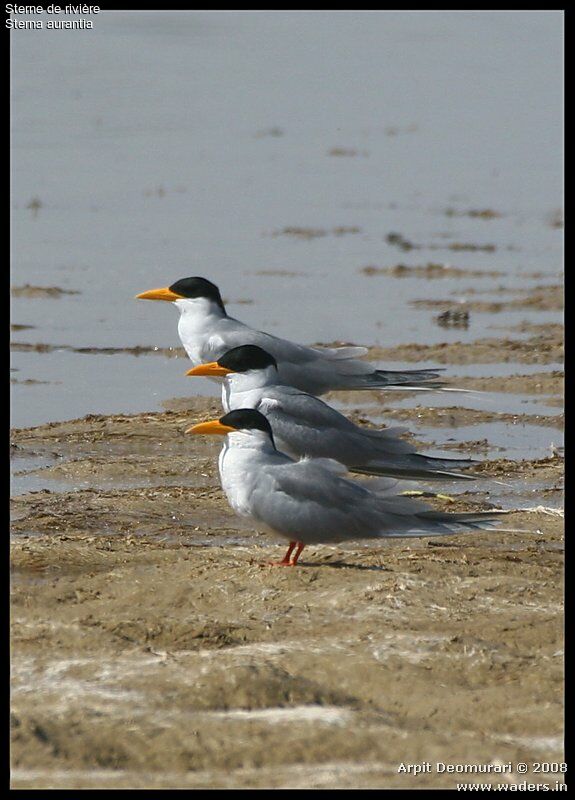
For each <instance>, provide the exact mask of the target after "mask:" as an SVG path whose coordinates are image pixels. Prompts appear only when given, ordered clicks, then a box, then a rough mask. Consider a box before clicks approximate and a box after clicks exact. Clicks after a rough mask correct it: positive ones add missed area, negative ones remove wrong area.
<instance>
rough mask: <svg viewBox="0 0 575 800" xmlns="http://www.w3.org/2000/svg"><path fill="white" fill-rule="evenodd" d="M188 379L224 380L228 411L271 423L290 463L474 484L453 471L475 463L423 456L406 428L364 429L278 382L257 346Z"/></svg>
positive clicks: (471, 477)
mask: <svg viewBox="0 0 575 800" xmlns="http://www.w3.org/2000/svg"><path fill="white" fill-rule="evenodd" d="M186 374H187V375H192V376H196V375H201V376H206V377H223V384H222V405H223V408H224V411H234V410H236V409H240V408H253V409H256V410H257V411H260V412H261V413H262V414H264V416H265V417H266V418H267V419H268V421H269V423H270V425H271V428H272V432H273V436H274V440H275V443H276V446H277V448H278V450H280V451H281V452H283V453H286V454H287V455H289V456H292V458H300V457H303V456H310V457H312V458H333V459H335V460H336V461H339V462H341V463H342V464H345V465H346V466H347V467H348V468H349V469H351V470H352V471H354V472H362V473H365V474H367V475H388V476H393V477H398V478H404V479H408V480H443V479H446V478H447V479H452V480H453V479H464V480H474V479H476V478H477V477H478V476H474V475H465V474H462V473H458V472H453V471H452V470H456V469H464V468H466V467H469V466H471V465H473V464H475V463H477V462H475V461H473V460H471V459H454V458H453V459H449V458H433V457H431V456H425V455H421V454H419V453H417V452H416V448H415V447H414V446H413V445H411V444H409V443H408V442H406V441H405V440H404V439H402V438H401V435H402V434H404V433H406V431H407V429H406V428H386V429H383V430H373V429H369V428H361V427H359V426H358V425H355V424H354V423H353V422H352V421H351V420H349V419H348V418H347V417H345V416H344V415H343V414H340V413H339V411H336V410H335V409H334V408H332V407H331V406H329V405H328V404H327V403H325V402H324V401H323V400H320V399H319V398H317V397H314V396H313V395H310V394H307V393H306V392H302V391H300V390H299V389H295V388H294V387H292V386H284V385H282V384H281V383H279V374H278V364H277V361H276V359H275V358H274V357H273V356H272V355H271V353H268V352H266V351H265V350H263V349H262V348H261V347H258V346H257V345H242V346H240V347H234V348H233V349H232V350H228V352H227V353H224V355H223V356H221V357H220V358H219V359H218V360H217V361H213V362H209V363H207V364H200V365H199V366H197V367H193V368H192V369H191V370H189V371H188V372H187V373H186Z"/></svg>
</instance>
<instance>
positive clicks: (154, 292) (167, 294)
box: [136, 287, 184, 303]
mask: <svg viewBox="0 0 575 800" xmlns="http://www.w3.org/2000/svg"><path fill="white" fill-rule="evenodd" d="M183 299H184V297H183V295H181V294H176V292H172V290H171V289H168V288H167V287H166V288H165V289H150V290H149V291H147V292H142V294H137V295H136V300H167V301H168V302H170V303H173V302H174V300H183Z"/></svg>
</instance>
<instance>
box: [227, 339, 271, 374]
mask: <svg viewBox="0 0 575 800" xmlns="http://www.w3.org/2000/svg"><path fill="white" fill-rule="evenodd" d="M218 364H219V365H220V367H225V369H229V370H232V372H248V371H249V370H251V369H267V368H268V367H271V366H274V367H275V368H276V369H277V366H278V365H277V361H276V360H275V358H274V357H273V356H272V355H270V353H268V352H267V351H266V350H262V348H261V347H256V345H253V344H245V345H242V346H241V347H234V348H233V349H232V350H228V352H227V353H225V354H224V355H223V356H222V357H221V358H218Z"/></svg>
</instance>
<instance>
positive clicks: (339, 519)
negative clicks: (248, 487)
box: [252, 460, 433, 542]
mask: <svg viewBox="0 0 575 800" xmlns="http://www.w3.org/2000/svg"><path fill="white" fill-rule="evenodd" d="M337 471H338V467H337V465H335V466H331V467H330V465H329V463H328V464H326V463H325V461H314V460H302V461H299V462H292V463H286V464H280V465H275V466H273V467H271V468H267V469H266V468H264V469H263V470H262V474H261V476H260V480H259V481H258V485H257V486H256V487H255V489H254V492H253V495H252V511H253V513H254V516H256V517H257V518H258V519H260V520H261V521H262V522H265V523H266V524H267V525H268V526H269V527H270V528H272V529H274V530H276V531H277V532H278V533H281V534H283V535H284V536H288V537H289V538H290V539H293V540H298V541H303V542H337V541H342V540H346V539H363V538H374V537H380V536H386V535H410V534H406V533H405V531H406V530H407V529H409V528H410V527H411V526H412V525H413V523H414V522H416V521H417V520H416V516H415V515H416V514H418V513H420V512H423V511H426V510H427V509H428V506H426V505H424V504H423V503H421V502H420V501H418V500H414V499H413V498H407V497H402V496H395V497H393V496H392V497H390V496H388V495H386V496H378V495H377V494H375V493H374V492H371V491H369V490H368V489H366V488H365V487H364V486H361V485H360V484H357V483H355V482H353V481H349V480H346V479H344V478H342V477H340V475H338V474H337ZM396 483H397V482H396V481H393V480H390V481H389V484H388V488H389V489H390V490H392V489H393V486H394V484H396ZM382 488H384V487H382ZM427 527H428V528H429V529H431V528H432V527H433V526H432V525H428V526H427ZM388 531H389V532H390V533H388ZM392 531H393V532H397V533H395V534H394V533H391V532H392ZM399 531H404V533H403V534H399ZM418 535H421V534H418Z"/></svg>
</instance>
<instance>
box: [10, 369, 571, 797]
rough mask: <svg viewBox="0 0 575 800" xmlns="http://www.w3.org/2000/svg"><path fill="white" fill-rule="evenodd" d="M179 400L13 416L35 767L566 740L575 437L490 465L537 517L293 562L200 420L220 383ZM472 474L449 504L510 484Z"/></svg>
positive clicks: (131, 776)
mask: <svg viewBox="0 0 575 800" xmlns="http://www.w3.org/2000/svg"><path fill="white" fill-rule="evenodd" d="M545 375H546V380H547V381H549V383H547V384H545V387H544V388H545V391H547V390H549V392H551V393H554V392H555V390H559V389H560V375H555V374H550V375H547V373H546V374H545ZM518 380H519V381H520V382H522V383H525V381H526V380H527V376H522V377H521V376H520V377H519V378H518ZM523 388H524V387H522V390H523ZM533 388H534V389H535V390H536V387H533ZM167 405H168V406H169V407H171V410H166V411H163V412H155V413H146V414H135V415H112V416H102V415H88V416H87V417H84V418H82V419H78V420H72V421H68V422H62V423H48V424H46V425H41V426H38V427H35V428H27V429H19V430H15V431H13V432H12V452H13V456H14V457H15V458H16V459H17V464H18V468H17V469H16V470H15V472H16V477H15V480H22V481H23V484H22V486H21V487H20V492H19V493H18V494H17V495H16V496H15V497H14V498H13V523H12V540H11V548H12V587H11V588H12V648H13V653H12V662H13V697H12V700H13V703H12V733H13V744H12V764H13V778H12V785H13V787H14V788H26V787H29V788H31V787H33V788H40V787H51V788H56V787H62V788H88V787H103V786H105V787H110V788H111V787H118V788H120V787H170V788H175V787H190V788H191V787H194V788H200V787H206V788H218V787H219V788H225V787H229V788H237V787H251V788H263V787H268V786H269V787H294V788H296V787H318V788H320V787H323V788H344V787H359V788H376V787H379V788H381V787H385V788H388V787H397V788H407V787H447V788H449V787H453V786H454V785H455V779H454V777H453V776H450V775H445V774H443V775H441V774H428V775H420V776H418V777H417V778H413V777H410V776H404V775H401V774H400V773H398V772H397V769H398V766H399V764H400V763H401V762H409V763H415V762H419V761H428V760H429V761H432V762H434V761H450V762H453V763H494V762H497V761H499V762H506V761H512V762H514V763H517V762H519V761H524V762H528V763H531V762H533V761H537V760H548V761H561V760H562V759H563V751H562V732H563V728H562V720H563V712H562V698H563V666H562V652H563V617H562V596H563V595H562V578H563V520H562V518H561V517H560V516H559V514H558V512H556V511H555V508H556V507H557V506H558V505H560V503H561V500H560V498H561V492H562V488H561V482H562V474H563V460H562V458H561V456H560V455H555V456H549V457H547V458H545V459H538V460H533V461H525V460H524V461H513V460H509V459H505V458H501V459H498V460H491V461H489V460H488V461H485V462H484V463H483V464H481V465H480V466H479V467H478V468H477V472H478V474H481V473H487V474H489V475H490V476H492V477H493V478H497V479H498V480H500V481H503V482H504V483H505V481H510V482H514V485H515V487H516V488H515V491H516V492H518V493H519V494H520V495H521V493H523V495H522V496H523V501H522V503H521V508H524V509H526V508H528V509H530V510H529V511H517V512H516V513H513V514H510V516H509V527H517V528H523V529H526V530H527V531H528V532H527V533H522V534H513V533H504V532H497V531H495V532H489V533H480V534H473V535H459V536H453V537H449V538H448V539H445V540H442V541H441V542H439V541H434V540H432V539H422V540H417V541H413V540H411V541H409V540H403V541H402V540H399V541H396V542H394V543H392V544H390V543H385V542H383V543H382V544H381V545H380V544H378V545H377V546H373V545H371V544H370V545H369V546H367V545H366V543H362V542H358V543H350V544H348V545H346V546H345V547H344V548H342V547H339V546H338V547H335V546H334V547H328V546H325V547H313V548H312V547H310V548H309V549H308V550H306V551H305V552H304V555H303V556H302V562H301V567H299V568H297V569H294V570H291V569H290V570H282V569H273V568H270V567H269V566H267V565H266V564H267V562H268V561H269V560H272V559H276V558H277V557H278V556H281V554H282V553H283V549H284V545H283V543H281V542H277V541H275V540H274V539H272V538H271V537H270V536H269V535H268V534H265V533H258V532H257V531H254V529H253V528H252V527H251V526H250V525H249V524H246V521H243V520H240V519H238V518H237V517H236V516H235V515H234V514H233V513H232V512H231V510H230V509H229V507H228V505H227V503H226V501H225V498H224V497H223V495H222V492H221V489H220V487H219V481H218V477H217V472H216V470H217V467H216V458H217V452H218V449H219V442H214V441H213V440H210V439H209V438H207V437H206V439H203V438H201V437H200V438H199V439H198V440H194V441H193V442H191V441H190V438H189V437H186V436H185V435H184V433H183V431H184V429H185V427H186V426H187V425H189V424H190V423H191V422H192V421H199V420H203V419H208V418H210V417H213V416H218V415H219V413H220V408H219V403H218V401H217V400H216V399H211V398H201V397H195V398H186V399H185V400H184V399H180V400H178V401H172V402H171V403H168V404H167ZM360 413H361V409H360V408H358V409H357V414H358V415H359V414H360ZM415 413H416V410H415V409H414V410H412V414H415ZM427 413H428V414H429V415H430V417H433V416H434V415H435V416H436V417H437V419H438V418H439V416H440V415H441V413H442V409H441V408H438V409H433V408H428V409H427ZM459 413H460V414H463V415H464V413H465V410H464V409H459ZM437 430H438V437H437V438H438V441H439V442H440V441H441V437H442V432H441V431H442V429H441V427H438V429H437ZM428 445H429V446H430V447H431V446H432V443H430V442H428ZM18 473H20V475H18ZM26 481H28V482H30V481H31V482H32V484H31V485H32V486H33V487H34V488H28V489H27V488H26V485H27V484H26ZM452 486H453V484H445V486H439V487H438V486H436V485H435V484H434V486H433V488H434V489H435V490H436V491H440V492H447V493H449V491H450V487H452ZM470 486H471V488H470V489H466V491H465V492H463V493H459V494H457V495H453V500H454V502H453V503H449V502H448V501H447V500H440V499H435V500H433V501H432V503H433V504H434V505H435V506H436V507H438V508H446V509H447V508H449V509H452V510H463V509H475V508H482V507H483V508H485V507H490V506H492V505H497V504H498V499H497V497H496V496H494V495H492V494H491V492H490V486H491V484H486V483H485V482H482V481H481V480H478V481H477V482H476V483H474V484H470ZM532 487H536V488H535V489H533V488H532ZM426 488H427V487H426ZM446 754H449V758H447V756H446ZM521 777H523V776H521ZM498 779H499V776H497V775H491V776H482V778H481V780H482V782H497V781H498ZM532 779H534V777H533V776H532ZM509 780H512V781H517V780H519V777H518V776H517V775H515V776H511V777H510V778H509Z"/></svg>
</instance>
